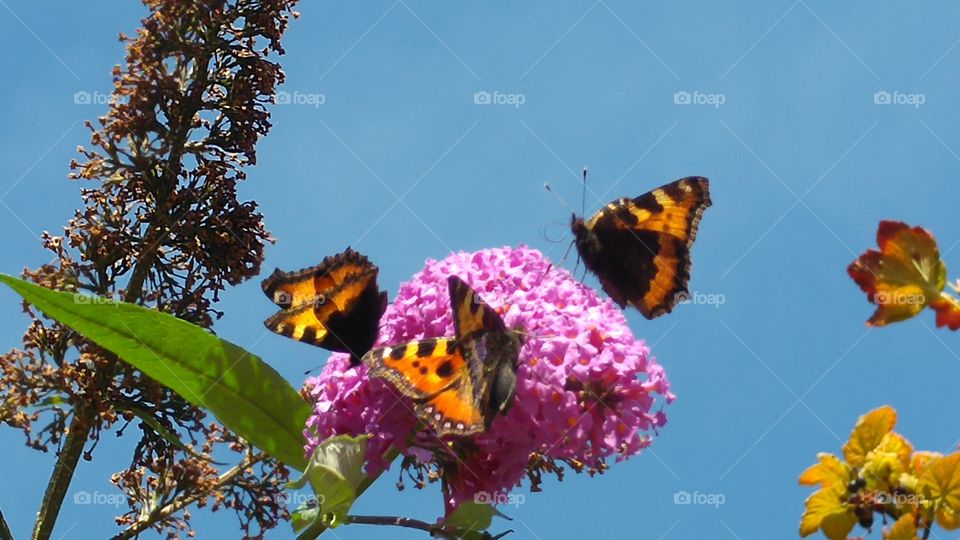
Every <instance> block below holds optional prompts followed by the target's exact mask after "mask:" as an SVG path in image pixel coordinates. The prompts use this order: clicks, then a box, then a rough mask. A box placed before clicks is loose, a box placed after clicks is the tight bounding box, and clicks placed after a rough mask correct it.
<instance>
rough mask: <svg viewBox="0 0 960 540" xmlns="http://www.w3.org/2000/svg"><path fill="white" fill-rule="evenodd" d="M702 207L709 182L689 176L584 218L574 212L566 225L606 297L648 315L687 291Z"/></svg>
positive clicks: (707, 201) (706, 201)
mask: <svg viewBox="0 0 960 540" xmlns="http://www.w3.org/2000/svg"><path fill="white" fill-rule="evenodd" d="M708 206H710V184H709V181H708V180H707V179H706V178H703V177H701V176H689V177H687V178H681V179H680V180H676V181H674V182H671V183H669V184H667V185H665V186H662V187H659V188H657V189H655V190H653V191H651V192H649V193H644V194H643V195H641V196H639V197H637V198H635V199H629V198H622V199H617V200H615V201H613V202H612V203H610V204H608V205H606V206H605V207H603V208H602V209H601V210H600V211H599V212H597V213H596V214H594V216H593V217H591V218H590V219H588V220H584V219H583V218H581V217H578V216H577V215H576V214H574V216H573V219H572V221H571V223H570V228H571V229H572V230H573V235H574V237H575V242H576V245H577V251H578V252H579V253H580V257H581V258H582V259H583V262H584V264H585V265H586V266H587V269H589V270H590V271H591V272H593V273H594V274H596V275H597V277H598V278H599V279H600V284H601V285H602V286H603V290H604V291H606V293H607V294H609V295H610V298H612V299H613V301H614V302H616V303H617V304H618V305H619V306H620V307H621V308H623V307H626V306H627V305H631V306H633V307H635V308H637V309H638V310H640V313H641V314H643V316H644V317H646V318H648V319H653V318H654V317H659V316H660V315H663V314H664V313H669V312H670V311H671V310H672V309H673V306H674V305H676V304H677V302H678V301H680V300H682V299H683V298H685V297H686V295H688V294H689V293H688V291H687V281H688V280H689V279H690V248H691V246H693V241H694V239H696V237H697V226H698V225H699V224H700V217H701V216H702V215H703V211H704V210H706V208H707V207H708Z"/></svg>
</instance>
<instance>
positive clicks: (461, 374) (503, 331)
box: [363, 276, 523, 437]
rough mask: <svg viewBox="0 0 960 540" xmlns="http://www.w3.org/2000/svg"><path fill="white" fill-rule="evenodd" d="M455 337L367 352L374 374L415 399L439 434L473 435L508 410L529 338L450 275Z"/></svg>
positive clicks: (417, 409)
mask: <svg viewBox="0 0 960 540" xmlns="http://www.w3.org/2000/svg"><path fill="white" fill-rule="evenodd" d="M448 284H449V287H450V305H451V308H452V309H453V316H454V328H455V337H453V338H449V337H444V338H433V339H425V340H422V341H414V342H411V343H405V344H402V345H395V346H391V347H383V348H381V349H374V350H372V351H370V352H369V353H367V355H366V356H364V358H363V361H364V363H365V364H367V365H368V366H369V367H370V375H371V376H372V377H382V378H384V379H386V380H388V381H390V382H391V383H392V384H393V386H394V387H396V389H397V390H399V391H400V392H401V393H402V394H404V395H406V396H408V397H410V398H411V399H412V400H413V402H414V410H415V412H416V413H417V416H419V417H420V418H421V419H422V420H423V421H424V422H426V423H427V424H429V425H430V426H431V427H433V429H434V431H435V432H436V434H437V436H439V437H443V436H446V435H460V436H462V435H470V434H473V433H479V432H481V431H485V430H487V429H489V428H490V424H491V423H492V422H493V419H494V418H495V417H496V415H497V414H506V413H507V411H509V409H510V406H511V405H512V404H513V398H514V394H515V393H516V387H517V361H518V358H519V355H520V347H521V346H522V345H523V336H522V334H521V333H520V332H517V331H513V330H508V329H507V327H506V325H505V324H504V322H503V319H501V318H500V316H499V315H498V314H497V312H496V311H494V310H493V308H491V307H490V306H489V305H487V304H486V303H485V302H484V301H483V300H482V299H481V298H480V297H479V296H478V295H477V293H476V292H474V291H473V289H471V288H470V286H469V285H467V284H466V283H464V282H463V280H461V279H460V278H458V277H456V276H450V278H449V279H448Z"/></svg>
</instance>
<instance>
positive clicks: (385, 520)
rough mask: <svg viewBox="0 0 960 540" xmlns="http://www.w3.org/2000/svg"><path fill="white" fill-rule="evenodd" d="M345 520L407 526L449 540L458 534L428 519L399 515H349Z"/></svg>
mask: <svg viewBox="0 0 960 540" xmlns="http://www.w3.org/2000/svg"><path fill="white" fill-rule="evenodd" d="M345 522H346V523H357V524H363V525H392V526H395V527H406V528H407V529H418V530H421V531H426V532H427V533H430V536H433V537H440V538H447V539H449V540H455V539H456V536H454V535H453V534H451V533H449V532H447V531H445V530H444V529H443V528H442V527H440V526H438V525H436V524H433V523H427V522H426V521H420V520H419V519H411V518H405V517H398V516H347V518H346V521H345Z"/></svg>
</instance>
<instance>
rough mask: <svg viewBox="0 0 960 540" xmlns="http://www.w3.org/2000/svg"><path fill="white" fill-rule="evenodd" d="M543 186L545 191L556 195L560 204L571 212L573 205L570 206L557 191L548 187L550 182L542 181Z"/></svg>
mask: <svg viewBox="0 0 960 540" xmlns="http://www.w3.org/2000/svg"><path fill="white" fill-rule="evenodd" d="M543 187H544V188H545V189H546V190H547V191H549V192H550V193H551V194H552V195H553V196H554V197H556V198H557V200H558V201H560V204H562V205H563V206H564V208H566V209H568V210H570V211H571V212H573V207H572V206H570V204H569V203H568V202H567V201H566V200H565V199H564V198H563V197H561V196H560V194H559V193H557V192H556V191H554V190H553V188H552V187H550V183H549V182H544V183H543Z"/></svg>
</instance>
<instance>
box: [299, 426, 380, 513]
mask: <svg viewBox="0 0 960 540" xmlns="http://www.w3.org/2000/svg"><path fill="white" fill-rule="evenodd" d="M366 453H367V437H366V436H361V437H351V436H349V435H337V436H336V437H330V438H329V439H327V440H325V441H323V442H322V443H320V445H319V446H317V448H316V450H314V452H313V456H311V458H310V463H309V464H308V465H307V470H306V471H305V472H304V473H303V476H301V477H300V478H299V479H298V480H296V481H294V482H291V483H290V484H288V485H287V487H289V488H295V489H297V488H301V487H303V486H305V485H306V484H307V483H308V482H309V483H310V486H311V487H313V492H314V494H315V495H316V497H317V502H318V503H319V505H320V509H321V515H320V517H321V519H322V520H323V524H324V525H325V526H329V527H336V526H337V525H339V524H340V523H342V522H343V519H344V517H346V515H347V512H348V511H350V507H351V506H353V502H354V501H355V500H356V499H357V495H358V493H357V488H358V486H359V485H360V483H361V482H362V481H363V478H364V475H363V464H364V457H365V456H366Z"/></svg>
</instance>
